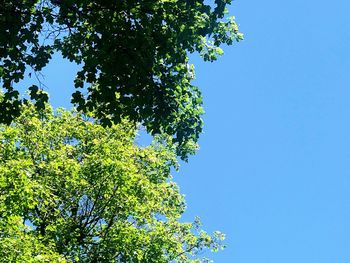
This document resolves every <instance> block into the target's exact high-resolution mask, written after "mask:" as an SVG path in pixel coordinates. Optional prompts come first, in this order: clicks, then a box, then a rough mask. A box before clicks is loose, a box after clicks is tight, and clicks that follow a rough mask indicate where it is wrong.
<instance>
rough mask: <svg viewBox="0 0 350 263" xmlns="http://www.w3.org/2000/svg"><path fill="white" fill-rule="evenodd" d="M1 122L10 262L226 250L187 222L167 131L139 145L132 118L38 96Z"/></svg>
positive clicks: (5, 257)
mask: <svg viewBox="0 0 350 263" xmlns="http://www.w3.org/2000/svg"><path fill="white" fill-rule="evenodd" d="M21 112H22V114H21V115H20V117H18V118H17V119H16V121H15V122H13V123H12V125H10V126H9V125H0V258H1V260H2V261H3V262H91V263H93V262H94V263H96V262H125V263H126V262H128V263H131V262H142V263H147V262H156V263H162V262H164V263H168V262H207V261H206V259H200V258H199V256H198V252H200V251H202V250H203V249H207V248H209V249H213V250H217V249H219V248H220V247H221V244H220V240H221V239H222V238H223V236H222V234H220V233H218V232H217V233H214V235H213V236H210V235H208V234H207V233H206V232H204V231H202V230H201V229H200V224H199V221H198V220H195V222H194V223H184V222H180V221H179V220H180V217H181V214H182V213H183V212H184V209H185V202H184V198H183V196H182V195H181V194H180V192H179V188H178V187H177V185H176V184H175V183H174V182H173V181H172V177H171V175H170V171H171V168H172V167H176V166H177V164H176V155H175V154H174V151H173V149H171V147H172V146H171V144H168V143H167V139H166V138H158V139H156V140H155V141H154V142H153V143H152V144H151V145H150V146H147V147H141V146H138V145H137V144H136V143H135V136H136V132H137V129H136V127H135V125H134V124H133V123H132V122H130V121H128V120H127V119H122V120H121V121H120V123H119V124H117V125H114V124H113V125H111V126H110V127H103V126H101V125H100V124H98V123H96V122H91V121H87V117H86V116H83V115H81V114H79V113H72V112H69V111H65V110H58V111H57V114H54V113H53V112H52V110H51V109H50V107H46V109H45V110H41V111H40V112H39V113H38V112H37V111H36V110H35V109H34V106H33V105H32V104H30V103H28V104H27V105H25V106H22V109H21Z"/></svg>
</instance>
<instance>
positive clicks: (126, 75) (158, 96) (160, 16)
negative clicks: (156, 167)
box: [0, 0, 242, 158]
mask: <svg viewBox="0 0 350 263" xmlns="http://www.w3.org/2000/svg"><path fill="white" fill-rule="evenodd" d="M230 3H231V0H215V2H214V3H211V4H206V3H204V1H203V0H157V1H154V0H128V1H121V0H115V1H110V0H96V1H85V0H75V1H73V0H9V1H2V2H1V3H0V13H1V16H0V80H1V81H2V84H3V87H4V88H5V89H6V90H7V91H6V93H5V95H4V96H5V99H4V100H3V101H2V103H1V104H0V122H3V123H10V122H11V121H12V120H13V118H14V117H16V116H18V115H19V114H20V105H21V100H20V98H19V93H18V92H17V91H16V90H14V88H13V83H14V82H15V83H16V82H19V81H20V80H21V79H23V77H24V74H25V70H26V68H28V67H31V68H32V69H33V70H34V71H40V70H41V69H42V68H43V67H45V66H46V65H47V63H48V62H49V60H50V58H51V55H52V54H53V52H56V51H59V52H61V53H62V54H63V56H64V57H65V58H67V59H69V60H70V61H72V62H75V63H78V64H81V65H82V68H81V70H80V71H79V72H77V75H76V78H75V81H74V83H75V88H77V91H76V92H74V93H73V96H72V102H73V103H74V104H75V105H76V106H77V108H78V109H79V110H81V111H83V112H94V114H95V118H97V119H99V120H100V121H101V123H102V124H104V125H111V123H112V122H115V123H119V122H120V121H121V120H122V119H123V118H125V117H128V118H129V119H130V120H131V121H135V122H139V123H142V124H143V125H144V126H145V127H146V128H147V131H148V132H150V133H151V134H153V135H155V134H160V133H166V134H169V135H172V136H173V140H174V142H175V143H177V144H178V147H177V149H178V155H180V156H181V157H183V158H186V156H187V154H188V152H187V149H188V147H187V146H186V145H187V144H188V143H190V144H191V143H193V142H196V141H197V139H198V136H199V134H200V133H201V131H202V120H201V117H200V116H201V114H202V113H203V109H202V97H201V94H200V91H199V90H198V88H197V87H195V86H193V85H192V84H191V80H192V79H193V78H194V68H193V66H192V65H190V64H189V58H188V55H189V53H193V52H198V53H200V54H201V56H202V57H203V59H204V60H206V61H214V60H216V59H217V56H218V55H221V54H222V53H223V51H222V49H221V48H220V47H219V46H221V45H222V44H227V45H231V44H232V43H233V42H234V41H239V40H241V39H242V34H240V33H239V32H238V27H237V25H236V23H235V21H234V18H233V17H227V8H226V7H227V5H228V4H230ZM40 40H41V41H40ZM81 88H86V89H87V92H85V89H84V90H81ZM33 90H35V89H33ZM31 94H32V96H31V98H32V99H36V100H39V101H45V99H47V97H45V95H44V94H43V93H40V94H36V93H35V92H32V93H31ZM37 106H38V107H39V108H40V107H41V106H43V103H42V102H39V103H37Z"/></svg>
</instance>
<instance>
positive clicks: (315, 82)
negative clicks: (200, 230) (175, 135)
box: [45, 0, 350, 263]
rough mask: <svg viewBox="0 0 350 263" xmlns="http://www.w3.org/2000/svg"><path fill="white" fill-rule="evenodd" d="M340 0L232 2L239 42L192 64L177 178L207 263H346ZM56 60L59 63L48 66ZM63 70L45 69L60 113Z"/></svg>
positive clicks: (345, 43) (68, 69) (346, 104)
mask: <svg viewBox="0 0 350 263" xmlns="http://www.w3.org/2000/svg"><path fill="white" fill-rule="evenodd" d="M349 11H350V1H348V0H334V1H324V0H320V1H316V0H309V1H305V0H294V1H281V0H264V1H245V0H236V1H234V2H233V5H232V7H231V13H232V14H233V15H235V16H236V18H237V21H238V22H239V24H240V28H241V30H242V31H243V33H244V34H245V40H244V42H242V43H240V44H237V45H235V46H234V47H228V48H225V55H224V56H223V57H222V58H221V59H220V60H219V61H217V62H215V63H213V64H211V63H203V62H200V61H199V60H198V59H194V61H193V62H194V63H195V64H196V70H197V79H196V83H197V84H198V85H199V86H200V87H201V90H202V91H203V96H204V102H205V109H206V115H205V116H204V119H205V133H204V134H203V135H202V137H201V140H200V144H201V150H200V151H199V152H198V154H197V155H196V156H194V157H192V158H191V159H190V162H189V164H183V165H182V169H181V175H176V180H177V181H178V182H179V183H180V186H181V189H182V192H183V193H184V194H186V199H187V203H188V211H187V212H186V214H185V218H186V219H193V217H194V216H195V215H199V216H200V217H201V218H202V221H203V223H204V226H205V228H206V229H207V230H209V231H213V230H216V229H218V230H221V231H223V232H224V233H226V235H227V240H226V245H227V249H226V250H224V251H223V252H220V253H218V254H216V255H214V256H213V258H214V259H215V262H217V263H226V262H227V263H231V262H233V263H281V262H282V263H296V262H298V263H299V262H307V263H349V262H350V191H349V189H350V72H349V71H350V15H349ZM58 61H59V60H58ZM73 68H74V67H73V66H70V65H67V64H64V63H58V64H57V63H56V64H52V65H51V66H50V67H49V68H48V69H47V70H46V71H45V74H46V76H47V77H46V84H47V85H48V86H49V92H51V101H52V102H53V104H54V105H55V106H58V105H63V106H66V107H69V105H68V103H67V102H68V101H69V92H70V91H71V90H72V82H71V80H72V78H73V76H74V70H73Z"/></svg>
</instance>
